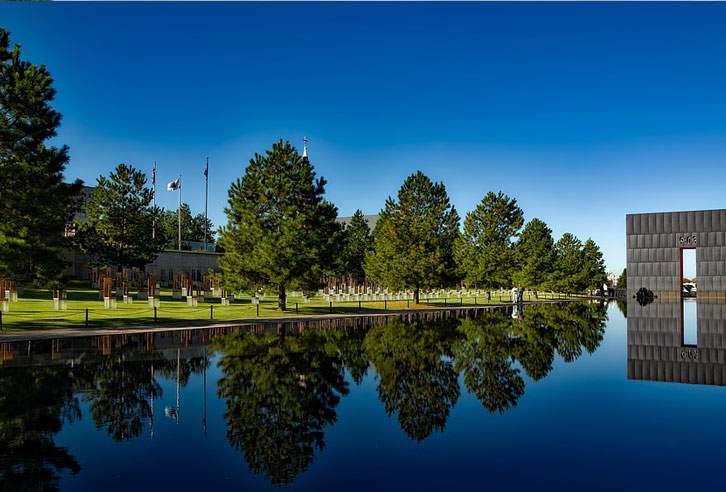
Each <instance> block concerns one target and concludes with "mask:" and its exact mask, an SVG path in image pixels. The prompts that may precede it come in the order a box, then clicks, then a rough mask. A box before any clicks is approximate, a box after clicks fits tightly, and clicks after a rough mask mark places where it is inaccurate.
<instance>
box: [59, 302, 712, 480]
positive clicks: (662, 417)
mask: <svg viewBox="0 0 726 492" xmlns="http://www.w3.org/2000/svg"><path fill="white" fill-rule="evenodd" d="M629 309H634V308H632V307H629ZM532 315H533V310H531V309H528V310H525V321H526V320H527V319H532V318H528V316H532ZM633 316H634V317H637V316H638V313H635V314H634V315H633ZM634 319H635V318H634ZM515 323H516V322H515ZM515 326H516V325H515ZM389 328H390V327H389ZM469 328H470V329H473V330H476V329H478V328H477V327H476V326H473V327H472V326H470V327H469ZM394 329H399V330H402V331H401V335H400V336H401V337H404V338H405V337H406V336H408V335H410V334H411V333H412V332H410V331H406V330H407V328H405V327H401V326H399V327H398V328H395V327H394ZM491 330H492V331H496V327H494V328H492V329H491ZM505 332H506V330H505ZM369 333H370V332H369ZM385 333H386V331H379V334H380V336H383V335H384V334H385ZM432 333H433V332H430V333H429V334H430V335H431V334H432ZM469 333H475V332H472V331H470V332H469ZM407 334H408V335H407ZM289 336H291V337H293V336H295V335H289ZM417 336H418V332H417ZM420 336H422V337H423V336H424V334H421V335H420ZM431 336H434V338H432V339H431V340H434V341H435V340H437V338H436V337H437V336H440V332H436V333H433V335H431ZM519 336H520V337H521V335H519ZM413 340H414V342H416V341H417V340H419V339H418V338H416V339H413ZM377 342H378V344H377V345H375V346H376V347H379V348H380V350H383V351H384V352H385V351H386V350H388V349H391V351H390V353H391V354H398V353H399V352H398V351H400V350H403V349H402V348H401V347H400V346H398V345H393V346H391V345H390V343H391V342H390V340H387V339H385V338H381V339H380V340H377ZM432 343H433V342H432ZM366 344H368V345H367V346H373V345H372V344H371V342H366ZM387 344H388V345H387ZM423 346H425V345H422V347H423ZM627 347H628V338H627V330H626V319H625V318H624V317H623V315H622V313H621V311H620V310H619V309H618V308H617V307H616V305H615V304H611V305H610V306H609V308H608V309H607V326H606V329H605V331H604V336H603V338H602V340H601V342H600V343H599V346H598V347H597V348H596V350H595V351H594V352H593V353H592V354H591V355H590V354H588V352H587V351H586V350H582V354H581V355H580V356H579V357H576V358H575V359H574V360H572V361H570V362H565V361H564V360H563V359H562V357H561V356H560V355H555V357H554V360H553V362H552V368H551V370H549V371H547V372H546V374H545V375H544V376H543V377H540V378H539V380H538V381H534V380H533V379H532V378H531V377H529V376H528V375H527V374H526V371H525V370H524V366H525V365H526V364H522V363H521V362H517V361H515V362H514V363H513V366H512V367H513V368H514V369H515V370H516V369H518V370H519V371H520V372H519V374H520V375H521V376H522V378H523V382H524V389H523V392H522V394H521V396H519V397H518V398H517V399H516V405H513V406H510V407H509V408H504V409H503V411H502V413H499V412H498V411H494V412H493V413H489V411H487V410H486V409H485V408H483V403H482V401H481V400H480V399H479V398H477V396H475V395H474V394H473V393H470V392H469V391H468V390H467V382H466V380H465V377H464V373H463V372H459V373H458V376H457V381H458V389H459V395H458V397H457V398H455V404H454V405H453V406H452V407H451V408H449V409H448V411H449V413H448V416H447V418H446V419H445V424H444V429H443V431H438V430H436V429H433V430H431V429H429V428H428V427H427V425H423V427H421V426H420V425H419V426H415V425H413V426H412V425H411V424H410V423H409V424H407V425H404V424H403V423H402V422H401V421H400V419H399V417H400V415H399V412H398V411H393V412H392V413H391V415H388V414H387V412H386V405H385V404H384V402H382V400H381V393H380V391H381V389H380V385H381V381H382V378H381V376H380V375H379V374H378V373H376V372H375V371H374V370H373V366H372V365H371V366H370V368H369V370H368V371H367V373H366V374H365V375H364V376H363V377H362V380H361V381H360V384H356V383H355V381H354V380H353V378H352V376H351V373H350V372H349V371H346V372H345V374H344V376H345V381H346V382H347V388H348V390H349V393H348V394H345V395H340V400H339V402H338V403H337V404H336V405H334V408H333V410H334V418H333V419H332V422H333V423H332V424H330V423H329V422H328V423H326V424H325V425H323V428H322V433H323V441H324V447H323V449H322V450H320V449H317V448H316V449H315V450H314V453H313V456H312V459H311V460H309V462H307V464H306V465H305V466H306V469H304V470H303V471H301V472H299V473H297V474H295V475H294V476H293V477H292V481H291V482H290V484H289V487H290V488H293V489H299V490H313V489H315V490H317V489H320V488H321V487H325V488H331V487H334V488H345V489H347V490H368V489H373V488H375V489H394V488H398V489H411V488H416V489H422V490H434V489H450V488H452V487H459V488H464V487H465V488H477V489H482V488H502V487H507V488H509V489H515V490H516V489H527V488H534V487H536V488H537V489H538V490H539V489H545V490H547V489H557V490H563V489H564V490H581V489H583V488H588V489H599V490H612V489H614V488H625V489H638V488H642V489H644V490H645V489H648V490H649V489H652V488H655V487H667V488H669V489H670V488H673V487H677V486H682V485H686V484H688V485H694V484H707V483H712V484H716V483H720V476H719V474H718V473H717V470H718V469H719V467H720V460H719V458H718V457H719V456H720V454H721V452H722V451H723V448H724V445H723V444H722V443H723V442H725V441H724V438H725V437H726V431H725V430H724V426H723V425H721V424H720V422H721V415H722V414H723V410H724V408H725V407H726V388H723V387H717V386H704V385H690V384H665V383H659V382H653V381H642V380H631V379H628V378H627V363H628V360H627ZM469 348H471V347H469ZM302 353H303V354H305V352H304V351H303V352H302ZM419 356H420V354H408V355H406V357H411V359H410V360H412V361H414V362H415V363H416V364H424V365H425V364H426V363H427V362H426V360H427V359H425V358H421V357H419ZM223 357H225V354H224V353H223V352H219V351H218V352H216V353H215V355H214V356H213V358H212V361H211V362H212V363H211V366H210V367H209V369H208V370H207V374H206V377H207V399H206V412H207V432H206V436H205V433H204V429H203V426H202V419H203V417H204V391H203V389H204V377H203V374H201V373H200V374H191V375H190V376H189V382H188V384H187V385H186V386H184V387H182V388H181V389H180V412H179V413H180V419H179V422H178V423H177V422H176V421H174V420H173V419H171V418H168V417H166V416H165V415H164V407H165V406H171V407H175V406H176V379H175V369H174V360H172V361H171V365H170V366H169V364H167V366H168V367H167V369H166V370H165V375H164V376H162V375H161V373H160V372H159V371H157V373H156V379H157V382H159V384H160V386H161V390H162V391H163V396H162V397H161V398H156V399H155V401H154V429H153V431H154V435H153V439H152V438H150V429H149V426H148V422H145V425H144V426H143V428H142V429H141V432H140V433H139V435H138V436H137V437H133V438H131V439H129V440H126V441H122V442H116V441H114V440H113V439H112V438H111V436H110V435H109V434H108V433H107V430H106V428H104V427H101V428H100V429H98V430H97V429H96V425H95V424H94V419H93V418H92V417H91V402H90V401H81V404H80V406H81V413H82V418H81V419H80V420H77V421H75V422H74V423H72V424H66V425H64V426H63V428H62V429H61V430H60V432H58V433H57V434H55V438H54V439H55V444H56V445H57V446H60V447H62V446H67V447H68V450H69V452H70V453H71V454H72V455H73V456H74V457H75V459H76V460H77V461H78V463H79V464H80V466H81V470H80V472H79V473H78V474H76V475H72V474H70V473H69V472H68V471H66V472H64V473H63V474H62V479H61V480H60V486H61V488H62V489H68V490H93V489H97V488H99V486H101V485H103V487H104V489H106V490H122V489H123V490H128V489H129V488H139V489H151V488H154V489H160V488H172V489H179V490H188V489H195V488H199V489H205V490H206V489H218V490H232V489H234V490H240V489H243V490H249V489H268V488H270V487H271V480H270V478H269V477H265V475H264V473H258V474H257V475H256V476H255V475H253V473H251V472H250V471H249V469H248V465H247V463H246V462H245V459H246V456H247V455H246V451H245V450H239V451H238V450H235V449H234V448H233V447H232V446H231V445H230V440H229V439H228V436H227V433H228V431H229V430H230V425H229V420H230V419H229V417H225V412H227V411H228V410H229V408H228V406H227V401H226V400H225V398H218V397H217V392H218V386H217V381H218V380H219V379H220V378H222V377H223V376H225V373H224V371H223V370H222V368H221V367H220V366H219V365H218V363H220V362H221V361H222V358H223ZM315 357H317V359H316V358H315ZM315 357H313V356H310V358H309V360H313V361H314V362H315V361H317V362H315V363H316V364H322V365H323V366H324V365H325V364H326V360H327V359H326V355H325V352H324V351H323V352H320V353H319V354H318V356H315ZM397 357H399V356H398V355H394V356H393V359H391V358H385V357H383V358H382V357H381V356H380V355H375V356H374V359H375V360H377V361H378V362H379V364H387V363H393V362H396V363H400V360H397V359H396V358H397ZM172 359H173V358H172ZM443 359H444V360H445V362H454V361H455V360H456V356H454V357H444V358H443ZM306 360H307V359H306ZM227 362H229V360H228V361H227ZM253 367H254V366H253ZM392 367H396V368H399V369H400V370H401V371H404V370H405V367H406V366H405V365H401V364H399V365H398V366H396V365H394V366H392ZM422 367H423V366H422ZM401 368H402V369H401ZM429 369H430V367H429ZM255 370H257V369H255ZM260 374H264V368H262V373H260ZM311 374H312V373H311ZM438 374H445V373H438ZM226 375H227V376H229V373H227V374H226ZM444 377H445V376H444ZM311 378H312V376H311ZM386 381H389V379H386ZM392 381H393V382H394V383H397V384H400V383H401V381H398V380H395V379H394V380H392ZM408 381H414V382H415V380H409V379H405V380H404V382H408ZM389 382H390V381H389ZM307 384H311V385H314V384H316V383H314V382H313V379H310V380H309V381H308V382H307ZM320 384H322V385H323V386H319V385H318V386H315V388H316V391H322V390H324V388H325V384H327V381H323V382H322V383H320ZM417 384H419V383H417ZM394 386H395V385H394ZM236 387H237V386H235V388H236ZM295 388H299V386H298V385H295ZM295 388H293V389H295ZM311 388H312V386H311ZM394 389H395V388H394ZM260 391H262V390H260ZM391 391H392V390H391ZM300 394H305V392H304V391H303V392H302V393H300ZM390 394H393V393H390ZM390 394H389V396H390ZM396 394H397V393H396ZM252 395H253V396H254V393H252ZM404 399H405V398H404ZM245 401H248V400H243V401H242V406H243V407H244V404H245ZM391 401H394V402H396V403H397V404H399V407H396V408H398V409H400V408H401V407H400V404H401V401H400V400H396V399H395V398H394V399H393V400H391ZM404 403H405V402H404ZM404 406H405V405H404ZM244 422H245V423H246V424H249V423H250V422H253V423H254V419H252V420H251V421H250V420H244ZM424 424H426V422H424ZM422 429H423V430H422ZM429 431H430V432H429ZM412 433H413V434H412ZM412 435H413V436H419V437H421V436H422V435H423V438H422V439H421V440H420V442H419V441H418V440H417V439H416V438H413V437H412ZM694 450H697V452H696V451H694ZM271 451H272V452H270V453H269V456H272V457H275V452H274V450H271ZM255 452H260V450H259V449H258V450H256V451H255ZM262 452H263V455H264V450H263V451H262ZM263 457H264V456H263ZM267 463H268V466H269V462H267ZM273 464H274V463H273ZM694 470H698V474H697V475H695V476H694V474H693V471H694Z"/></svg>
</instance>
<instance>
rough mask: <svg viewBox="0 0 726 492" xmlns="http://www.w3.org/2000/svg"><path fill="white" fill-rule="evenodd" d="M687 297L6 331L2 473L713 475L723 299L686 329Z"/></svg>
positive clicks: (517, 485)
mask: <svg viewBox="0 0 726 492" xmlns="http://www.w3.org/2000/svg"><path fill="white" fill-rule="evenodd" d="M694 302H695V301H694ZM692 306H693V305H689V304H688V303H687V304H686V307H685V308H684V306H683V305H681V303H675V304H657V303H654V304H653V305H650V306H644V307H643V306H639V305H638V304H636V303H633V302H631V303H628V305H627V306H625V305H624V304H621V305H620V306H618V305H617V304H615V303H611V304H610V305H601V304H596V303H595V304H567V305H552V306H539V307H526V308H525V309H524V312H523V313H522V312H520V313H512V311H511V309H509V310H503V309H500V310H493V311H489V312H479V314H475V313H474V312H473V311H461V312H451V313H444V314H436V315H418V316H406V317H402V318H395V317H392V318H362V319H359V320H348V321H331V322H327V323H324V324H322V325H320V324H318V325H314V324H305V323H299V324H292V325H268V326H257V327H251V328H240V329H229V330H224V331H216V332H213V331H209V330H190V331H185V332H168V333H167V332H165V333H157V334H153V335H151V334H137V335H128V336H109V337H89V338H78V339H66V340H60V341H47V342H33V343H32V344H28V343H27V342H24V343H9V344H0V345H2V349H1V352H0V353H2V362H3V364H2V366H0V490H48V489H51V490H52V489H54V488H59V489H62V490H124V491H128V490H138V489H141V490H147V489H153V490H267V489H277V488H281V487H288V488H290V489H298V490H320V489H330V490H371V489H383V490H394V489H399V490H409V489H418V490H448V489H452V488H462V489H477V490H478V489H492V490H494V489H503V488H506V489H509V490H512V489H514V490H535V489H537V490H583V489H589V490H593V489H594V490H613V489H624V490H633V489H635V490H638V489H642V490H652V489H655V488H664V489H673V488H676V487H681V486H687V487H692V486H696V485H697V486H704V485H713V486H718V487H719V488H721V486H722V484H723V478H722V476H723V474H722V472H723V468H722V463H723V456H724V451H726V419H724V415H726V389H725V388H723V387H721V386H719V385H721V384H726V379H725V378H724V376H726V369H725V367H726V360H723V359H724V349H723V347H725V346H726V344H724V343H722V342H723V341H724V340H726V321H724V320H726V312H725V311H726V310H725V309H723V308H724V306H722V305H708V304H704V303H701V304H699V305H698V309H697V311H698V330H697V337H696V340H695V342H696V343H695V344H694V343H684V324H683V316H684V314H683V313H684V312H685V313H689V312H691V311H689V309H691V307H692ZM625 312H629V315H630V316H629V318H628V319H627V322H626V318H625V316H624V313H625ZM687 317H688V316H687ZM687 341H688V340H686V342H687ZM669 381H670V382H669ZM674 381H678V382H674ZM688 383H699V384H688Z"/></svg>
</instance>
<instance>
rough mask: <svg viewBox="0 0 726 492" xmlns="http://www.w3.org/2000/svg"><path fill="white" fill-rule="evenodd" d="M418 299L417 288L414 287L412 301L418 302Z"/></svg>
mask: <svg viewBox="0 0 726 492" xmlns="http://www.w3.org/2000/svg"><path fill="white" fill-rule="evenodd" d="M418 299H419V290H418V289H414V290H413V303H414V304H418Z"/></svg>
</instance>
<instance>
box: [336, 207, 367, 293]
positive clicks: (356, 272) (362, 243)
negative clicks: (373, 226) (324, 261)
mask: <svg viewBox="0 0 726 492" xmlns="http://www.w3.org/2000/svg"><path fill="white" fill-rule="evenodd" d="M344 236H345V239H344V246H343V252H342V254H341V258H340V272H341V273H344V274H348V275H351V276H352V277H353V278H354V279H355V280H356V281H357V282H362V281H363V280H365V271H364V270H363V263H364V262H365V258H366V251H368V250H369V249H371V247H372V245H373V237H372V236H371V230H370V228H369V227H368V222H366V219H365V218H364V217H363V212H361V211H360V210H356V211H355V213H354V214H353V217H351V219H350V224H347V225H346V227H345V231H344Z"/></svg>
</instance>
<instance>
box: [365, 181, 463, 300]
mask: <svg viewBox="0 0 726 492" xmlns="http://www.w3.org/2000/svg"><path fill="white" fill-rule="evenodd" d="M458 232H459V214H458V213H457V212H456V209H455V208H454V207H453V206H452V205H451V204H450V203H449V196H448V195H447V194H446V188H445V187H444V184H443V183H433V182H431V180H430V179H429V178H428V177H427V176H426V175H424V174H423V173H422V172H421V171H417V172H416V174H412V175H411V176H409V177H408V178H406V180H405V181H404V182H403V185H402V186H401V189H400V190H398V200H394V199H393V198H391V197H388V200H386V206H385V208H384V209H383V210H382V211H381V215H380V218H379V219H378V222H377V223H376V227H375V229H374V231H373V250H371V251H368V252H367V253H366V261H365V265H364V270H365V273H366V278H367V279H368V280H372V281H373V282H376V283H379V284H382V285H384V286H386V287H388V288H390V289H396V290H400V289H404V288H412V289H413V290H414V302H415V303H418V301H419V292H420V290H421V289H422V288H430V287H436V286H440V285H446V284H449V283H450V282H452V281H454V280H455V264H454V258H453V249H454V241H455V240H456V237H457V235H458Z"/></svg>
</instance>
